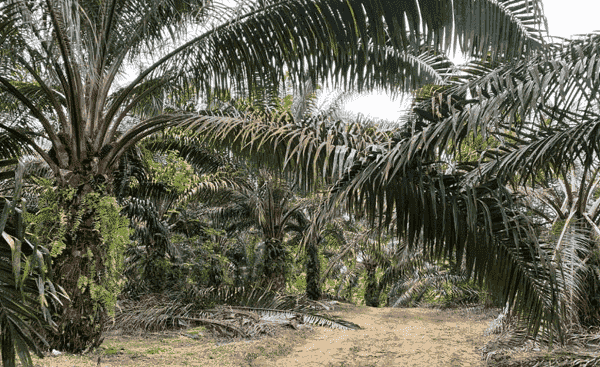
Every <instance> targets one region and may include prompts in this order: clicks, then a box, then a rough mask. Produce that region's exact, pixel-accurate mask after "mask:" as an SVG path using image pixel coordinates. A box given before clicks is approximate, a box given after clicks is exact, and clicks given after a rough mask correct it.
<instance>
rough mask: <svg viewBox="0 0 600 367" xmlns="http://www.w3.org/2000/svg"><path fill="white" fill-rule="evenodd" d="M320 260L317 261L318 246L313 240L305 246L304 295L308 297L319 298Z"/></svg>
mask: <svg viewBox="0 0 600 367" xmlns="http://www.w3.org/2000/svg"><path fill="white" fill-rule="evenodd" d="M320 278H321V262H320V261H319V248H318V247H317V244H316V243H315V242H314V241H310V242H309V243H308V244H307V247H306V296H307V297H308V299H312V300H315V301H316V300H318V299H319V298H321V279H320Z"/></svg>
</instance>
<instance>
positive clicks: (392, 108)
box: [345, 0, 600, 121]
mask: <svg viewBox="0 0 600 367" xmlns="http://www.w3.org/2000/svg"><path fill="white" fill-rule="evenodd" d="M543 2H544V13H545V14H546V18H547V19H548V27H549V31H550V35H552V36H559V37H564V38H569V37H570V36H572V35H575V34H585V33H590V32H592V31H596V30H598V31H600V20H598V16H599V15H600V1H599V0H543ZM345 109H346V110H348V111H352V112H355V113H362V114H363V115H365V116H371V117H373V118H380V119H387V120H391V121H395V120H397V119H398V117H399V116H400V111H401V109H402V106H401V102H400V101H392V100H390V98H389V97H387V96H386V95H385V94H381V93H379V94H376V93H374V94H371V95H366V96H363V97H360V98H358V99H356V100H353V101H352V102H349V103H348V104H346V106H345Z"/></svg>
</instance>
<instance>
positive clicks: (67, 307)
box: [36, 181, 130, 353]
mask: <svg viewBox="0 0 600 367" xmlns="http://www.w3.org/2000/svg"><path fill="white" fill-rule="evenodd" d="M53 189H55V190H56V191H58V192H61V193H62V194H59V204H58V208H59V213H58V215H57V216H58V218H57V219H58V220H59V221H60V222H61V230H63V231H64V236H62V238H60V237H61V236H58V237H57V236H56V234H55V232H56V231H55V230H54V231H50V233H49V234H48V236H49V239H46V240H45V242H47V243H50V247H51V248H52V250H51V251H53V252H54V251H56V254H54V255H55V257H54V259H53V265H52V271H53V273H54V279H55V284H58V285H59V286H61V287H62V288H63V289H64V290H65V291H66V293H67V294H68V296H69V298H70V299H69V300H68V301H64V302H63V304H62V305H61V306H58V307H57V309H56V310H55V314H54V321H55V322H56V324H57V325H58V328H57V330H53V331H48V332H44V334H45V337H46V339H47V340H48V342H49V344H50V347H51V348H53V349H57V350H60V351H66V352H70V353H81V352H83V351H85V350H89V349H91V348H94V347H97V346H99V345H100V344H101V343H102V340H103V338H102V332H103V329H104V326H105V324H106V322H107V321H108V319H109V317H108V316H109V314H110V313H111V312H114V307H115V304H116V298H117V296H118V295H119V293H120V290H121V287H122V281H121V272H122V269H123V262H124V259H123V254H124V251H125V247H126V246H127V245H128V243H129V234H130V229H129V221H128V220H127V218H125V217H123V216H121V215H120V207H119V206H118V205H117V202H116V200H115V199H114V198H113V197H111V196H109V195H107V192H106V189H104V190H102V188H101V187H97V185H94V182H93V181H89V182H88V183H84V184H81V185H78V186H77V188H76V189H75V191H73V189H72V188H71V189H66V190H65V189H61V188H58V189H56V188H53ZM100 192H102V194H100ZM64 193H66V194H64ZM43 215H45V216H46V217H45V218H46V219H45V221H44V220H41V221H39V222H38V223H36V225H38V226H46V228H51V229H54V228H55V227H56V224H55V223H52V222H53V221H52V220H48V219H47V218H48V214H47V213H46V214H43ZM54 221H56V219H54ZM59 232H60V231H59ZM57 238H58V239H59V240H58V241H57V240H56V239H57Z"/></svg>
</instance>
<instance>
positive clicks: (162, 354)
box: [36, 306, 491, 367]
mask: <svg viewBox="0 0 600 367" xmlns="http://www.w3.org/2000/svg"><path fill="white" fill-rule="evenodd" d="M333 314H334V315H337V316H340V317H343V318H344V319H345V320H348V321H352V322H354V323H356V324H358V325H360V326H361V327H362V328H363V329H361V330H356V331H354V330H352V331H342V330H334V329H327V328H322V327H313V328H303V329H301V330H297V331H294V330H284V331H282V332H279V333H278V334H277V335H276V336H273V337H268V338H263V339H260V340H252V341H237V342H233V343H227V344H222V345H217V344H218V343H215V341H214V340H213V339H211V338H209V337H202V336H200V338H199V339H192V338H190V337H189V333H188V334H187V335H188V336H184V335H182V334H181V333H168V334H152V335H149V336H145V337H126V336H118V335H112V336H109V337H108V338H107V339H106V341H105V342H104V344H103V345H102V347H103V349H102V350H101V351H99V352H97V353H96V354H94V355H86V356H65V355H61V356H59V357H47V358H44V359H43V360H37V361H36V366H39V367H42V366H94V367H95V366H98V365H100V366H153V367H158V366H211V367H212V366H256V367H258V366H283V367H293V366H308V367H317V366H328V367H342V366H343V367H348V366H417V367H420V366H422V367H425V366H428V367H429V366H432V367H435V366H443V367H449V366H482V365H483V364H482V362H481V359H480V354H479V348H480V347H481V346H482V345H483V343H484V342H485V341H486V339H485V338H484V337H483V331H484V330H485V328H486V327H487V325H488V324H489V321H490V320H491V316H486V315H477V314H468V313H465V312H463V311H452V310H448V311H440V310H433V309H418V308H412V309H392V308H370V307H354V306H343V308H342V309H340V310H337V311H335V312H333ZM198 335H201V333H200V334H198ZM99 357H100V364H98V358H99Z"/></svg>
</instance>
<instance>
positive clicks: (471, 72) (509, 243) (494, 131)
mask: <svg viewBox="0 0 600 367" xmlns="http://www.w3.org/2000/svg"><path fill="white" fill-rule="evenodd" d="M599 39H600V38H599V36H598V35H597V34H590V35H586V36H583V37H578V38H575V39H572V40H568V41H564V42H562V43H559V44H550V45H548V48H547V50H546V52H545V53H540V54H537V55H531V56H530V57H527V58H519V59H515V60H511V61H510V62H497V60H496V61H495V60H491V59H488V60H483V61H476V62H472V63H470V64H469V65H467V66H466V67H465V68H464V70H463V74H461V75H460V79H459V80H457V82H456V84H454V85H447V86H445V87H443V88H440V89H439V90H438V91H437V92H435V93H434V95H433V96H430V98H427V99H425V100H423V101H421V103H420V104H418V105H417V106H416V108H414V109H413V111H414V114H413V121H414V123H413V126H415V127H416V128H415V129H413V131H412V132H411V134H410V135H409V136H407V137H406V138H404V139H399V140H398V141H397V142H396V143H395V144H394V146H393V147H392V148H391V149H389V150H386V151H383V152H382V153H379V154H375V155H373V156H372V157H370V158H369V159H365V160H364V161H363V162H362V163H361V165H359V166H358V168H357V169H356V173H355V174H354V175H351V174H349V175H348V177H347V178H346V180H345V182H344V183H340V185H339V186H338V188H337V189H338V190H339V192H343V195H346V196H350V198H351V199H354V201H352V203H357V204H358V205H357V206H356V207H358V208H359V210H363V211H366V212H368V213H370V214H371V217H372V218H382V217H383V218H385V219H384V224H387V223H389V222H390V221H391V219H390V218H391V216H390V213H392V212H394V213H395V214H396V215H397V220H396V225H397V228H398V229H399V234H405V235H407V236H408V238H409V239H410V240H411V242H412V241H419V240H424V241H425V247H426V248H428V249H429V250H430V251H431V252H432V253H434V254H446V256H448V255H453V254H454V256H456V259H457V260H458V261H461V259H462V254H463V253H466V258H467V263H466V265H467V270H468V271H469V272H471V271H474V273H475V274H476V276H477V277H478V278H481V279H484V278H485V279H491V280H492V282H491V283H488V284H489V285H492V286H493V287H500V288H502V289H504V291H503V292H502V293H503V297H504V298H503V301H507V302H508V304H509V305H510V306H511V307H515V306H516V307H515V308H516V309H517V311H518V312H519V313H520V314H521V315H525V317H526V318H527V320H528V321H529V325H530V327H531V328H530V329H529V330H530V331H536V330H537V329H538V327H539V326H540V325H543V327H544V329H545V331H550V332H554V331H559V335H560V332H561V330H564V329H565V328H566V327H569V326H570V325H572V324H573V323H574V324H579V323H581V322H584V320H587V321H586V322H589V321H590V320H593V319H594V318H593V317H591V315H596V314H597V312H598V306H597V304H598V301H597V300H595V299H594V298H593V297H587V296H585V293H586V292H590V291H593V290H595V289H597V284H598V281H597V260H596V259H597V255H596V253H597V240H596V239H595V238H596V235H595V234H594V231H596V230H597V228H598V222H597V220H598V218H597V208H596V204H595V198H596V195H597V189H596V185H597V184H596V176H597V164H598V144H597V140H598V121H599V114H598V98H597V96H598V89H599V85H598V80H599V79H598V74H597V70H598V62H597V60H596V59H597V58H596V56H595V55H596V53H597V51H598V46H599ZM478 137H479V138H481V137H483V138H484V139H485V138H488V137H491V138H493V140H494V141H495V143H494V144H490V145H489V146H487V147H484V148H483V149H482V150H481V151H480V152H478V154H477V159H476V160H475V161H464V160H462V161H461V160H460V159H459V157H460V152H461V149H463V147H465V146H467V145H469V144H471V141H472V139H476V138H478ZM439 162H444V163H442V164H441V163H439ZM574 170H575V171H576V172H578V173H577V176H578V178H577V179H576V180H575V181H573V180H572V178H570V177H572V176H573V174H571V173H570V172H573V171H574ZM399 182H401V183H402V186H401V187H399V186H398V183H399ZM560 182H563V185H562V186H563V190H564V195H562V196H556V195H554V197H553V196H552V195H550V196H549V195H548V193H549V191H551V190H548V189H551V187H552V186H553V185H559V183H560ZM544 191H545V192H544ZM523 196H528V197H523ZM536 197H537V203H535V204H536V205H535V208H534V205H531V202H532V200H533V199H534V198H536ZM526 199H529V200H526ZM527 201H528V202H529V204H528V205H523V203H526V202H527ZM544 203H545V204H546V205H545V206H541V204H544ZM533 209H537V210H533ZM540 209H543V210H540ZM552 212H554V214H553V215H555V216H556V217H557V218H558V219H559V220H558V221H556V220H550V221H548V219H549V218H552V216H553V215H549V214H551V213H552ZM457 215H458V216H460V217H457ZM552 222H554V224H555V226H554V228H553V229H554V231H556V233H557V234H559V235H558V236H555V237H554V238H552V236H540V234H543V233H548V232H550V231H551V230H552V228H550V226H549V225H551V224H552ZM557 223H558V226H557V225H556V224H557ZM461 226H462V228H463V229H461V230H460V232H458V231H457V229H459V228H461ZM471 239H476V240H477V241H478V244H477V246H475V247H473V246H472V245H470V244H469V243H470V242H471ZM552 240H554V241H552ZM490 261H492V262H490ZM494 262H495V263H496V264H498V265H493V264H494ZM498 273H499V274H501V276H498ZM513 281H514V282H513ZM510 282H513V283H510ZM494 283H495V284H494ZM582 310H585V312H582Z"/></svg>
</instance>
